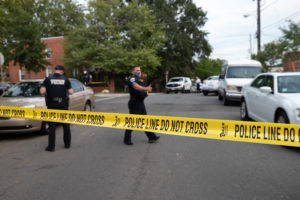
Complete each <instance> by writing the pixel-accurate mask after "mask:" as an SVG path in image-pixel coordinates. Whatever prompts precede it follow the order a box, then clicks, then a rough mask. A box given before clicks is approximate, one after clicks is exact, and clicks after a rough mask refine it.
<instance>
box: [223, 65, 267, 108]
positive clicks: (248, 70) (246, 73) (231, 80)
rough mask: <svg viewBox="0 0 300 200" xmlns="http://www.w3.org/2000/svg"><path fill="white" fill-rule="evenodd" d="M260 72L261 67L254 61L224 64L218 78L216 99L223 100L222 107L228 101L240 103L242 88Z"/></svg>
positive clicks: (261, 70)
mask: <svg viewBox="0 0 300 200" xmlns="http://www.w3.org/2000/svg"><path fill="white" fill-rule="evenodd" d="M262 72H263V68H262V65H261V64H260V63H259V62H257V61H254V60H240V61H227V62H225V63H224V65H223V66H222V70H221V74H220V76H219V89H218V99H219V100H220V101H221V100H223V103H224V105H228V104H229V103H230V101H238V102H240V101H241V97H242V95H241V91H242V88H243V86H244V85H246V84H249V83H250V82H251V81H252V80H253V78H254V77H255V76H256V75H258V74H260V73H262Z"/></svg>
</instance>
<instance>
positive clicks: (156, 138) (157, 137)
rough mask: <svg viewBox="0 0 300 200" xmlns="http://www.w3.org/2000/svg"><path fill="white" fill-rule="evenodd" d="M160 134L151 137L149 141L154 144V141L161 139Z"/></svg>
mask: <svg viewBox="0 0 300 200" xmlns="http://www.w3.org/2000/svg"><path fill="white" fill-rule="evenodd" d="M159 138H160V136H155V138H152V139H149V143H150V144H152V143H154V142H156V141H157V140H159Z"/></svg>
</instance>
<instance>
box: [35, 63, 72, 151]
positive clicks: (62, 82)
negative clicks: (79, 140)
mask: <svg viewBox="0 0 300 200" xmlns="http://www.w3.org/2000/svg"><path fill="white" fill-rule="evenodd" d="M64 70H65V69H64V67H63V66H62V65H57V66H56V67H55V71H54V74H53V75H51V76H49V77H47V78H46V79H45V80H44V82H43V84H42V86H41V88H40V93H41V94H46V97H45V100H46V105H47V108H48V109H57V110H68V107H69V98H68V95H69V94H70V95H71V94H73V93H74V91H73V89H72V88H71V82H70V81H69V79H68V78H66V77H65V76H63V74H64ZM48 123H49V140H48V146H47V148H46V151H51V152H53V151H54V150H55V128H56V126H57V124H58V123H56V122H48ZM63 128H64V144H65V147H66V148H70V147H71V131H70V124H63Z"/></svg>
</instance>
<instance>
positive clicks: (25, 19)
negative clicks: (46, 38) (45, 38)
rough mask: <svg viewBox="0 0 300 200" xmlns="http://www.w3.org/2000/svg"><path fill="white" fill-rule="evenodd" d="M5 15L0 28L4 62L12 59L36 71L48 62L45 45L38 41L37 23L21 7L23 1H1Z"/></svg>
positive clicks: (0, 47)
mask: <svg viewBox="0 0 300 200" xmlns="http://www.w3.org/2000/svg"><path fill="white" fill-rule="evenodd" d="M2 5H3V7H2V11H3V12H2V15H3V16H4V17H5V21H4V23H3V25H4V28H3V29H2V30H1V38H2V40H1V43H0V51H1V52H3V54H4V56H5V64H6V65H7V64H8V63H9V62H10V61H14V64H17V63H18V64H19V65H20V66H21V67H25V68H26V69H27V70H29V71H34V72H38V71H39V70H41V69H43V68H44V65H45V64H49V63H48V62H47V61H46V60H45V53H43V50H44V49H45V45H44V44H43V43H41V41H40V34H39V25H38V23H37V22H36V21H35V20H32V18H33V15H32V14H31V13H29V12H27V11H26V10H24V9H23V6H24V4H23V2H20V1H10V0H6V1H3V2H2Z"/></svg>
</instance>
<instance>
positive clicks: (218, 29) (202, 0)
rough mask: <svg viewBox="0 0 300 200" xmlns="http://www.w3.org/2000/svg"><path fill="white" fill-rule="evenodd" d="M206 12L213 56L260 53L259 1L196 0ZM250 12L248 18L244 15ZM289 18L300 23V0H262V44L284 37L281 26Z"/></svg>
mask: <svg viewBox="0 0 300 200" xmlns="http://www.w3.org/2000/svg"><path fill="white" fill-rule="evenodd" d="M194 2H195V3H196V5H197V6H198V7H201V8H202V9H203V10H204V11H206V12H207V18H208V21H207V23H206V25H205V26H204V30H206V31H207V32H209V35H208V39H209V43H210V44H211V45H212V47H213V53H212V54H211V57H212V58H222V59H243V58H250V35H251V40H252V53H256V52H257V40H256V37H255V34H256V30H257V1H256V0H255V1H253V0H224V1H222V0H194ZM244 15H248V17H244ZM287 20H293V21H294V22H300V0H261V46H262V47H263V44H265V43H268V42H271V41H274V40H277V39H278V38H279V37H280V36H282V32H281V30H280V29H279V28H280V27H287V25H288V22H287Z"/></svg>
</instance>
